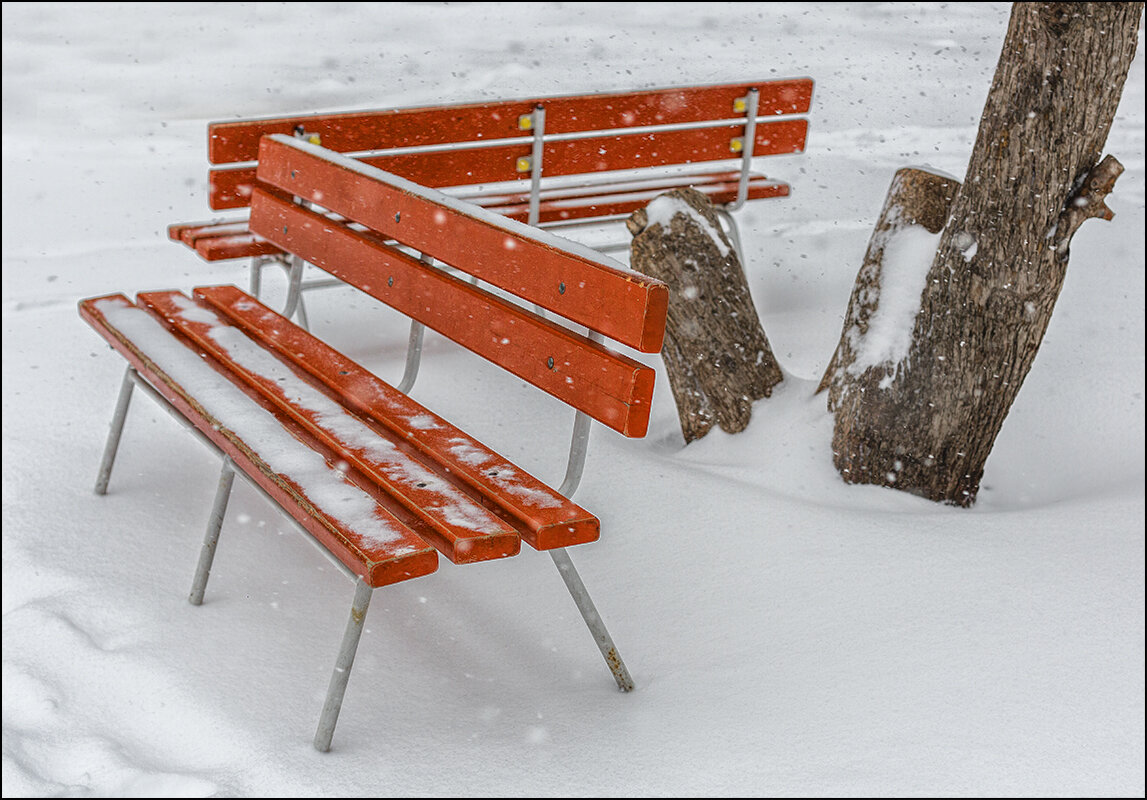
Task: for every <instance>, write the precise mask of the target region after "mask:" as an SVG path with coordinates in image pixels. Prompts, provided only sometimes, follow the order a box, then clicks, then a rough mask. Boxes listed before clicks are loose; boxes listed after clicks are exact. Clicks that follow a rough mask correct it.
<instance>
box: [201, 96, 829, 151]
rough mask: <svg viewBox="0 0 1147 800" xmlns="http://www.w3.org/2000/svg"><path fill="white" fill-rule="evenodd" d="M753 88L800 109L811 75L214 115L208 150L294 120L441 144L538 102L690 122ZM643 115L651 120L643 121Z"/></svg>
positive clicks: (356, 144)
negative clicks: (287, 113) (231, 117)
mask: <svg viewBox="0 0 1147 800" xmlns="http://www.w3.org/2000/svg"><path fill="white" fill-rule="evenodd" d="M753 88H756V89H758V91H759V100H758V114H759V115H760V116H762V117H768V116H776V115H782V114H803V113H806V112H807V111H808V110H809V106H810V104H811V100H812V90H813V82H812V80H811V79H809V78H796V79H786V80H765V81H754V82H746V83H739V84H732V85H711V86H687V87H673V88H664V89H648V90H643V91H637V92H634V91H626V92H606V93H595V94H588V95H574V96H567V97H538V98H533V99H526V100H509V101H500V102H494V103H467V104H458V105H450V106H438V107H423V108H399V109H383V110H378V111H358V112H350V113H342V114H308V115H301V116H295V117H278V118H269V119H262V120H242V121H237V122H214V123H211V124H210V125H209V126H208V146H207V152H208V158H209V159H210V161H211V163H212V164H229V163H236V162H240V161H254V160H255V158H256V157H257V153H258V151H259V139H260V138H261V137H263V136H265V135H269V134H273V133H282V134H287V135H290V134H293V133H294V132H295V130H296V129H297V128H298V127H301V128H302V129H303V130H304V131H305V132H306V133H308V134H318V135H319V136H320V138H321V141H320V144H322V145H323V146H324V147H327V148H330V149H331V150H336V151H338V152H340V153H346V152H353V151H356V150H371V149H379V148H383V147H397V146H401V145H407V146H426V145H438V144H443V143H447V142H456V141H465V140H467V139H486V140H492V139H506V138H513V137H529V136H530V135H531V131H530V130H529V129H528V128H522V127H520V126H519V123H518V119H519V117H521V116H522V115H524V114H530V113H531V112H532V111H533V110H534V108H535V107H536V106H538V105H542V106H543V107H544V108H545V109H546V130H547V132H550V133H576V132H580V131H586V130H602V129H609V128H628V127H631V126H632V125H634V123H635V122H636V121H643V124H650V123H652V124H659V125H680V124H689V123H696V122H703V121H706V120H718V119H731V118H734V117H737V116H742V115H743V112H738V111H736V110H735V106H734V103H735V101H737V100H739V99H741V98H744V97H745V96H746V95H747V93H748V92H749V90H750V89H753ZM646 120H648V121H649V123H645V122H644V121H646Z"/></svg>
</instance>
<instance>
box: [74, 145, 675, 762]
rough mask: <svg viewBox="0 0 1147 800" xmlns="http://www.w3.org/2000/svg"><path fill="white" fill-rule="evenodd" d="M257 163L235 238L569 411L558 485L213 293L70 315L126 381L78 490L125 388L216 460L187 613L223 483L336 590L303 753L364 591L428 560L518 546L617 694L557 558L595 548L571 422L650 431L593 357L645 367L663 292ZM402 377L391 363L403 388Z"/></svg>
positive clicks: (299, 152) (377, 185) (241, 299)
mask: <svg viewBox="0 0 1147 800" xmlns="http://www.w3.org/2000/svg"><path fill="white" fill-rule="evenodd" d="M258 155H259V167H258V176H257V184H256V185H255V186H254V188H253V190H252V194H251V198H250V200H251V216H250V221H249V224H250V230H251V231H252V232H253V233H254V234H255V235H258V236H260V237H262V238H263V239H265V240H266V241H267V242H270V243H272V244H273V245H274V246H275V247H277V248H279V249H280V250H281V251H282V252H284V253H289V254H292V255H293V256H297V257H299V258H302V259H305V260H306V261H307V262H309V263H311V264H314V265H317V266H318V267H320V268H322V269H323V270H326V271H327V272H329V273H330V274H332V275H334V276H336V277H337V278H339V279H340V280H342V281H344V282H345V283H347V284H349V285H351V286H354V287H357V288H358V289H360V290H361V291H363V292H365V293H366V294H368V295H370V296H372V297H374V298H376V299H377V300H380V301H381V302H383V303H385V304H387V305H389V306H391V307H393V308H395V309H398V310H399V311H401V312H404V313H405V314H407V315H408V316H410V317H411V318H412V320H413V321H414V322H413V323H412V324H413V326H414V328H415V329H416V330H417V331H418V332H419V334H421V326H423V325H425V326H426V327H429V328H431V329H433V330H435V331H437V332H438V333H440V334H442V335H444V336H447V337H449V338H450V339H452V340H454V341H456V342H458V343H459V344H461V345H463V346H464V347H466V348H468V349H470V350H472V351H473V352H474V353H477V354H478V355H480V356H482V357H484V358H486V359H488V360H490V361H492V362H493V363H496V364H498V365H499V366H501V367H503V368H504V369H506V370H508V371H509V372H511V373H512V374H514V375H516V376H518V377H519V378H521V379H522V380H524V381H528V382H529V383H531V384H533V385H534V386H536V387H538V388H540V389H542V390H543V391H546V392H548V393H549V394H551V395H553V396H554V397H557V398H559V399H560V400H562V401H563V402H564V403H566V404H568V405H569V406H571V407H572V408H573V409H575V410H576V414H575V416H574V433H573V440H572V446H571V448H570V453H569V457H568V462H567V470H566V476H565V480H564V481H563V483H562V485H561V486H560V487H558V488H557V489H556V490H555V489H553V488H551V487H550V486H548V485H547V484H545V483H544V482H542V481H541V480H539V479H537V478H534V477H532V476H531V475H530V474H528V473H527V472H526V471H525V470H523V469H521V468H520V467H518V466H516V465H514V464H511V463H510V462H508V461H507V460H506V459H505V458H503V457H502V456H500V455H498V454H497V453H495V452H494V451H492V450H491V449H490V448H488V447H487V446H485V445H484V444H482V443H481V442H479V441H477V440H476V439H474V438H473V437H471V436H468V435H467V434H466V433H464V432H463V431H462V430H460V429H459V428H457V427H455V426H454V425H452V424H451V423H449V422H447V421H446V420H444V419H442V418H441V417H440V416H438V415H437V414H435V413H433V412H432V411H430V410H428V409H427V408H425V407H423V406H422V405H420V404H419V403H417V402H416V401H414V400H413V399H411V398H410V397H408V396H407V395H406V394H404V393H403V392H402V391H399V389H397V388H394V387H392V386H390V385H388V384H387V383H386V382H384V381H383V380H381V379H379V378H378V377H376V376H375V375H373V374H372V373H370V372H369V371H368V370H366V369H365V368H364V367H362V366H360V365H358V364H356V363H355V362H354V361H352V360H351V359H349V358H347V357H346V356H345V355H343V354H341V353H340V352H338V351H337V350H335V349H333V348H332V347H330V346H329V345H327V344H325V343H323V342H322V341H320V340H319V339H317V338H315V337H314V336H312V335H311V334H309V333H308V332H307V331H306V330H304V329H303V328H301V327H299V326H297V325H295V324H294V323H291V322H289V321H287V320H286V319H285V318H284V317H283V316H281V315H280V314H278V313H276V312H275V311H272V310H271V309H269V308H267V307H266V306H264V305H262V304H261V303H260V302H258V301H257V300H256V299H255V298H253V297H251V296H250V295H248V294H247V293H245V292H243V291H242V290H240V289H238V288H236V287H233V286H214V287H200V288H197V289H195V290H194V292H193V293H192V295H191V296H190V297H188V296H186V295H184V294H181V293H179V292H175V291H161V292H146V293H141V294H139V295H138V296H137V297H136V299H135V301H134V302H133V301H131V300H129V299H128V298H127V297H125V296H123V295H122V294H112V295H107V296H103V297H96V298H91V299H87V300H84V301H82V302H81V303H80V304H79V308H80V313H81V315H82V316H83V318H84V319H85V320H86V321H87V322H88V323H89V324H91V325H92V326H93V327H94V328H95V329H96V330H97V331H98V332H99V334H100V335H102V336H103V338H104V339H105V340H107V342H108V343H109V344H110V345H111V346H112V347H113V348H114V349H115V350H117V351H119V353H120V354H122V355H123V356H124V357H125V358H126V359H127V362H128V367H127V372H126V374H125V377H124V381H123V385H122V388H121V391H120V398H119V402H118V403H117V406H116V411H115V414H114V417H113V423H112V429H111V433H110V434H109V437H108V442H107V446H106V449H105V454H104V459H103V462H102V464H101V466H100V471H99V477H98V479H97V484H96V491H97V492H98V493H101V494H102V493H104V492H106V490H107V486H108V481H109V479H110V475H111V469H112V464H113V461H114V459H115V454H116V450H117V448H118V444H119V440H120V436H121V432H122V430H123V426H124V420H125V417H126V414H127V410H128V406H129V401H130V398H131V394H132V390H133V387H136V386H139V387H140V388H142V389H144V390H145V391H146V392H147V393H148V394H150V395H151V396H153V397H154V398H155V399H157V400H158V401H159V402H160V403H161V404H162V405H163V406H164V407H165V408H167V409H168V410H169V411H171V412H172V413H173V414H174V415H176V416H177V417H178V418H179V419H180V420H182V421H184V422H185V423H186V424H187V425H188V426H189V427H190V428H191V429H192V430H193V431H195V432H197V434H198V435H199V437H200V438H201V439H202V440H203V441H204V442H206V443H207V444H208V445H209V446H211V447H212V448H213V449H215V450H216V451H218V452H219V453H220V454H221V456H222V457H223V471H222V475H221V478H220V485H219V490H218V492H217V495H216V499H215V503H214V507H213V510H212V513H211V516H210V520H211V521H210V523H209V525H208V530H207V534H206V536H205V539H204V544H203V548H202V554H201V558H200V562H199V566H198V568H197V569H196V572H195V577H194V579H193V584H192V591H191V602H192V603H194V604H198V603H200V602H202V600H203V596H204V591H205V587H206V583H207V577H208V574H209V571H210V567H211V563H212V560H213V558H214V552H215V546H216V541H217V539H218V535H219V532H220V528H221V526H222V521H223V516H224V512H225V510H226V505H227V499H228V497H229V494H230V490H231V485H232V481H233V478H234V475H235V474H236V473H238V474H241V475H244V476H246V477H247V478H249V479H250V481H251V482H252V483H253V484H254V485H256V486H257V487H259V488H260V489H261V490H262V491H263V493H264V494H265V495H266V496H267V497H268V498H269V499H270V500H272V501H273V502H274V503H275V504H276V505H278V506H279V507H280V508H281V509H282V511H283V512H285V513H286V514H287V515H288V516H290V517H291V518H292V519H293V520H295V521H296V522H297V523H298V526H299V527H300V528H301V529H302V530H303V531H304V532H306V533H307V534H309V535H310V536H311V537H312V538H313V539H314V540H315V541H316V542H317V543H319V544H320V545H321V546H322V549H323V550H324V552H326V553H328V554H329V555H330V556H331V557H332V558H333V560H334V561H335V563H336V564H338V565H339V566H340V568H342V569H343V571H344V572H346V574H348V575H349V576H350V577H351V578H352V579H353V580H354V583H355V594H354V600H353V603H352V607H351V615H350V619H349V621H348V623H347V628H346V633H345V635H344V637H343V641H342V645H341V647H340V650H339V655H338V658H337V660H336V664H335V668H334V671H333V672H332V677H331V683H330V687H329V689H328V693H327V698H326V702H325V703H324V706H323V710H322V713H321V715H320V720H319V725H318V729H317V731H316V733H315V740H314V742H315V747H316V748H318V749H319V750H327V749H329V747H330V742H331V737H332V736H333V733H334V727H335V723H336V721H337V718H338V714H339V710H340V707H341V704H342V698H343V693H344V692H345V688H346V682H347V679H348V677H349V672H350V667H351V664H352V663H353V659H354V654H355V651H356V649H357V647H358V640H359V636H360V633H361V630H362V626H363V619H364V616H365V613H366V610H367V606H368V603H369V600H370V597H371V593H372V591H373V590H374V589H375V588H378V587H381V586H385V585H388V584H391V583H395V582H398V581H404V580H408V579H412V578H417V577H421V576H425V575H427V574H429V573H432V572H434V571H435V569H436V567H437V562H438V555H439V554H441V555H443V556H445V557H446V558H447V559H448V560H449V561H451V562H452V563H454V564H467V563H472V562H477V561H484V560H488V559H493V558H503V557H507V556H512V555H514V554H516V553H517V552H518V551H519V548H520V543H521V542H522V541H525V542H526V543H527V544H529V545H530V546H532V547H534V548H536V549H539V550H546V551H548V552H549V553H550V554H551V556H552V557H553V559H554V562H555V564H556V565H557V566H558V568H559V573H560V574H561V575H562V577H563V579H564V580H565V582H566V585H567V587H568V589H569V590H570V592H571V594H572V595H573V597H574V600H575V601H576V603H577V605H578V608H579V609H580V610H581V612H582V615H583V617H584V619H585V621H586V623H587V625H588V626H589V627H590V630H591V631H592V633H593V635H594V637H595V640H596V641H597V643H598V646H599V648H600V649H601V652H602V655H603V656H604V657H605V659H606V661H607V663H608V664H609V666H610V669H611V670H612V672H613V675H614V678H615V680H616V682H617V685H618V687H619V688H620V689H622V690H625V691H627V690H629V689H630V688H632V685H633V684H632V680H631V678H630V676H629V673H628V671H627V670H626V668H625V665H624V663H623V662H622V660H621V658H620V656H619V655H618V652H617V649H616V647H615V646H614V644H613V641H612V639H611V638H610V636H609V633H608V632H607V631H606V629H605V626H604V624H603V623H602V622H601V618H600V617H599V616H598V614H597V612H596V610H595V609H594V607H593V604H592V601H591V600H590V599H589V595H588V593H587V592H586V590H585V587H584V585H583V584H582V582H581V579H580V578H579V577H578V574H577V571H576V570H575V569H574V568H573V564H572V562H571V561H570V559H569V556H568V554H567V553H566V552H565V549H564V548H566V547H569V546H572V545H576V544H584V543H587V542H591V541H594V540H596V539H597V538H598V535H599V523H598V520H597V518H596V517H594V516H593V515H592V514H590V513H589V512H587V511H585V510H584V509H582V508H581V507H580V506H578V505H576V504H575V503H573V502H572V501H570V500H569V499H568V498H569V497H570V496H572V494H573V493H574V491H575V490H576V488H577V485H578V482H579V480H580V477H581V472H582V467H583V465H584V459H585V452H586V445H587V442H588V430H589V424H590V421H591V420H597V421H598V422H601V423H602V424H604V425H606V426H608V427H609V428H612V429H613V430H615V431H618V432H620V433H622V434H624V435H625V436H630V437H640V436H643V435H645V432H646V429H647V426H648V421H649V411H650V401H651V397H652V391H653V381H654V370H653V369H651V368H649V367H647V366H644V365H643V364H641V363H639V362H637V361H635V360H633V359H631V358H629V357H626V356H624V355H621V354H619V353H617V352H614V351H613V350H611V349H609V348H607V347H605V346H604V345H603V344H602V340H603V337H608V338H610V339H612V340H614V341H617V342H620V343H621V344H623V345H626V346H628V347H632V348H635V349H637V350H639V351H642V352H647V353H655V352H658V351H659V349H660V347H661V341H662V337H663V335H664V326H665V314H666V305H667V300H668V293H667V290H666V287H665V286H664V284H661V283H660V282H658V281H655V280H652V279H649V278H645V277H644V276H641V275H637V274H635V273H632V272H629V271H627V270H624V269H621V268H619V266H618V265H617V264H616V263H614V262H612V261H610V260H609V259H608V258H606V257H605V256H602V255H600V254H598V253H596V252H594V251H592V250H590V249H589V248H584V247H580V246H578V245H575V244H573V243H571V242H567V241H565V240H563V239H560V238H558V237H556V236H554V235H552V234H549V233H546V232H544V231H540V230H538V229H536V228H531V227H529V226H526V225H523V224H520V223H517V222H514V221H512V220H509V219H506V218H504V217H501V216H499V215H496V214H494V213H492V212H489V211H487V210H485V209H482V208H480V207H477V206H474V205H471V204H469V203H466V202H464V201H459V200H456V199H453V198H450V197H447V196H445V195H443V194H441V193H440V192H438V191H435V190H433V189H428V188H425V187H422V186H419V185H417V184H414V183H412V182H410V181H407V180H405V179H402V178H399V177H396V176H394V175H391V174H388V173H386V172H383V171H381V170H379V169H377V168H375V167H372V166H370V165H367V164H364V163H362V162H361V161H355V160H353V159H350V158H346V157H344V156H341V155H339V154H337V153H334V152H332V151H329V150H327V149H325V148H322V147H319V146H315V145H311V144H307V143H305V142H302V141H300V140H298V139H294V138H292V137H290V136H270V137H265V138H264V139H263V140H262V141H261V144H260V150H259V154H258ZM320 204H321V207H320ZM412 250H413V251H415V252H416V253H418V254H421V255H420V257H418V256H416V255H411V254H410V253H411V251H412ZM457 271H462V272H466V273H468V274H469V275H471V276H473V278H474V279H477V280H478V281H479V282H478V283H473V282H471V280H467V279H463V278H460V277H457V275H456V274H455V273H456V272H457ZM486 284H489V285H490V287H491V288H490V290H487V288H486ZM507 292H509V293H512V294H513V295H515V296H516V297H518V298H520V299H521V301H522V302H521V303H520V304H519V303H517V302H511V301H510V300H508V299H506V293H507ZM534 304H536V305H537V306H540V307H541V308H542V309H545V310H546V311H548V312H550V313H552V314H554V315H556V316H560V317H562V318H563V319H565V320H567V321H568V325H566V324H563V325H559V324H557V323H555V322H553V321H551V320H550V319H547V318H546V317H545V316H543V315H541V314H540V313H536V312H535V311H534V310H532V308H531V306H532V305H534ZM571 325H572V326H575V327H576V328H579V329H580V327H581V326H584V328H585V329H586V330H587V333H586V334H582V333H579V332H577V330H575V329H573V328H571V327H569V326H571ZM420 338H421V337H420V335H419V336H418V337H413V336H412V341H413V340H415V339H418V340H419V341H420ZM418 357H419V348H418V347H412V349H411V351H410V354H409V357H408V362H407V367H408V369H407V375H406V376H405V378H404V380H403V384H404V385H405V386H406V388H409V384H410V383H413V376H414V375H416V374H417V365H418Z"/></svg>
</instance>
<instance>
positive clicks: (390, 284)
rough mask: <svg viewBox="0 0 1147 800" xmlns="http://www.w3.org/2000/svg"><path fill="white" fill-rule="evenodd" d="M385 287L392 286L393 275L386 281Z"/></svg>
mask: <svg viewBox="0 0 1147 800" xmlns="http://www.w3.org/2000/svg"><path fill="white" fill-rule="evenodd" d="M386 285H387V286H394V276H393V275H391V276H390V277H389V278H387V279H386Z"/></svg>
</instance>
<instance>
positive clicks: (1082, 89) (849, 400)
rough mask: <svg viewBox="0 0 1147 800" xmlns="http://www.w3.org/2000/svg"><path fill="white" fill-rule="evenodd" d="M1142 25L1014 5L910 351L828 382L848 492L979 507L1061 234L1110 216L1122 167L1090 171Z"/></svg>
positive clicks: (1061, 258)
mask: <svg viewBox="0 0 1147 800" xmlns="http://www.w3.org/2000/svg"><path fill="white" fill-rule="evenodd" d="M1142 12H1143V3H1141V2H1139V3H1015V4H1013V6H1012V16H1011V19H1010V21H1009V23H1008V31H1007V35H1006V36H1005V39H1004V44H1003V50H1002V54H1001V56H1000V60H999V64H998V65H997V67H996V73H995V76H994V78H993V81H992V87H991V89H990V91H989V93H988V99H987V102H986V103H985V106H984V113H983V116H982V117H981V120H980V127H979V132H978V134H977V137H976V143H975V145H974V147H973V150H972V156H971V159H970V161H969V164H968V172H967V175H966V177H965V179H964V182H963V183H962V184H961V185H960V186H959V187H958V188H957V189H956V192H955V197H954V199H953V200H952V204H951V209H950V211H949V213H948V216H947V222H946V223H945V226H944V230H943V232H942V233H941V235H940V240H939V243H938V245H937V246H936V252H935V257H934V259H933V261H932V263H931V267H930V269H929V271H928V273H927V276H926V278H925V280H924V281H923V285H922V287H921V289H922V294H921V296H920V301H919V311H918V313H917V314H916V316H915V325H914V327H913V331H912V336H911V345H910V347H909V348H908V351H907V352H906V353H905V354H904V355H903V357H902V358H900V359H899V361H897V362H896V364H895V367H894V368H893V369H892V370H891V374H888V372H885V374H883V375H882V376H881V377H880V379H879V381H877V382H876V384H875V385H873V383H872V378H873V377H874V376H872V375H871V374H869V373H868V372H865V373H862V375H861V376H859V377H858V376H856V375H854V374H853V373H854V372H855V370H849V369H848V368H847V367H845V368H844V369H838V370H837V372H836V373H835V376H836V377H840V378H841V380H840V382H839V384H834V380H835V377H832V378H830V379H829V384H832V387H831V388H834V389H835V392H836V393H835V394H834V395H833V396H832V400H831V402H832V403H833V404H834V405H835V416H836V419H835V428H834V434H833V460H834V463H835V464H836V467H837V469H838V470H839V471H840V473H841V475H842V476H843V478H844V479H845V481H847V482H849V483H869V484H878V485H884V486H892V487H895V488H898V489H902V490H905V491H908V492H911V493H913V494H919V495H921V496H924V497H927V498H929V499H931V500H935V501H938V502H944V503H950V504H953V505H959V506H970V505H972V504H973V503H974V502H975V499H976V495H977V493H978V491H979V488H980V480H981V478H982V476H983V472H984V463H985V462H986V460H987V458H988V454H989V453H990V452H991V449H992V445H993V444H994V442H995V439H996V436H997V434H998V433H999V431H1000V429H1001V427H1002V425H1003V421H1004V418H1005V417H1006V416H1007V413H1008V410H1009V409H1010V407H1011V405H1012V402H1013V400H1014V399H1015V397H1016V395H1017V393H1018V392H1019V390H1020V386H1021V385H1022V384H1023V381H1024V378H1025V377H1026V376H1027V373H1028V371H1029V370H1030V368H1031V365H1032V362H1033V361H1034V359H1035V355H1036V352H1037V351H1038V349H1039V346H1040V343H1041V341H1042V340H1043V335H1044V332H1045V331H1046V330H1047V326H1048V323H1049V322H1050V320H1051V313H1052V309H1053V308H1054V306H1055V302H1056V299H1057V298H1058V296H1059V292H1060V289H1061V288H1062V286H1063V281H1064V277H1065V274H1066V269H1067V262H1068V250H1069V244H1070V241H1071V237H1072V235H1073V234H1074V233H1075V231H1076V229H1077V228H1078V227H1079V225H1080V224H1081V223H1082V222H1083V221H1084V220H1086V219H1088V218H1090V217H1100V218H1107V219H1110V217H1111V212H1110V211H1109V210H1108V209H1107V207H1106V206H1105V205H1104V197H1105V196H1106V195H1107V193H1108V192H1110V191H1111V189H1112V187H1113V185H1114V183H1115V179H1116V178H1117V177H1118V175H1119V173H1120V172H1121V171H1122V167H1121V166H1120V165H1119V163H1118V162H1117V161H1115V159H1113V158H1110V157H1108V158H1107V159H1104V160H1103V161H1102V162H1100V160H1099V159H1100V155H1101V152H1102V148H1103V146H1104V142H1105V141H1106V139H1107V133H1108V131H1109V130H1110V128H1111V123H1112V121H1113V119H1114V117H1115V111H1116V108H1117V106H1118V105H1119V99H1120V96H1121V95H1122V92H1123V85H1124V82H1125V81H1126V79H1127V72H1128V68H1129V67H1130V65H1131V61H1132V58H1133V57H1134V54H1135V47H1136V43H1137V41H1138V28H1139V19H1140V17H1141V15H1142ZM858 291H859V290H858ZM882 295H883V292H882ZM882 302H883V300H882ZM858 319H859V315H858ZM870 333H871V331H870ZM849 348H851V349H853V350H855V347H854V346H853V345H852V344H851V343H845V346H843V347H842V348H841V351H845V350H847V349H849ZM843 362H844V359H843V358H842V360H841V364H843ZM865 376H867V377H865Z"/></svg>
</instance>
